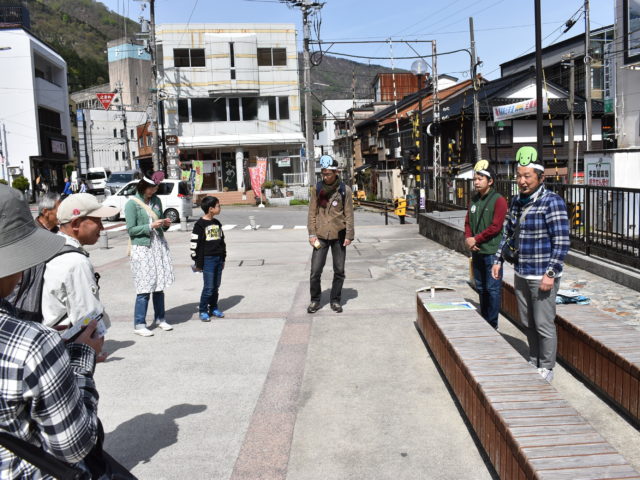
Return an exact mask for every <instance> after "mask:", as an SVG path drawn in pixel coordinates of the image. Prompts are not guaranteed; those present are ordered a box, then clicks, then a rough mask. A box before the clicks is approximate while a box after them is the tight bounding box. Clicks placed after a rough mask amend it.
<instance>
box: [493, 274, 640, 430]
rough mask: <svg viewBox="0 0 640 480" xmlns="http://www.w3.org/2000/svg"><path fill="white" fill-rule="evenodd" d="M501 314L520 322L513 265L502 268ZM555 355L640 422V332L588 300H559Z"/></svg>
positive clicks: (637, 424) (517, 323)
mask: <svg viewBox="0 0 640 480" xmlns="http://www.w3.org/2000/svg"><path fill="white" fill-rule="evenodd" d="M502 313H503V314H504V315H505V316H506V317H507V318H509V319H510V320H511V321H512V322H513V323H514V324H516V325H518V326H519V324H520V316H519V314H518V305H517V301H516V297H515V290H514V287H513V269H511V267H508V268H507V267H505V275H504V280H503V283H502ZM556 328H557V330H558V358H559V359H560V360H561V361H562V362H563V365H565V366H567V367H568V368H569V369H570V370H572V371H573V372H574V373H575V374H576V375H578V376H579V377H581V378H582V379H583V380H584V381H585V382H586V383H588V384H589V385H591V386H592V387H593V388H594V389H595V390H596V391H597V392H598V393H600V394H601V395H603V396H604V397H606V398H607V399H608V400H609V401H611V402H612V403H613V404H614V405H615V406H616V407H618V408H619V409H620V410H621V411H622V412H623V413H624V414H625V415H626V416H627V417H628V418H629V420H630V421H631V422H632V423H633V424H635V425H636V426H640V400H639V398H640V331H638V330H637V329H636V328H634V327H632V326H631V325H625V324H624V323H622V322H621V321H620V320H618V319H616V318H614V317H612V316H611V315H607V314H606V313H604V312H601V311H600V310H598V309H597V308H595V307H593V306H591V305H558V308H557V310H556Z"/></svg>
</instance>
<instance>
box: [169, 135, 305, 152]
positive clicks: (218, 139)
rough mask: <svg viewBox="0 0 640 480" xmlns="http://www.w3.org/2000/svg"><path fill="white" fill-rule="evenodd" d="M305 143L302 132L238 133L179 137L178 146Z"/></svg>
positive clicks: (182, 147) (205, 146) (206, 146)
mask: <svg viewBox="0 0 640 480" xmlns="http://www.w3.org/2000/svg"><path fill="white" fill-rule="evenodd" d="M292 143H293V144H303V143H305V139H304V136H303V135H302V133H253V134H237V135H235V134H234V135H203V136H198V137H183V136H180V137H179V143H178V147H179V148H181V149H184V148H211V147H216V148H218V147H236V146H248V145H287V144H292Z"/></svg>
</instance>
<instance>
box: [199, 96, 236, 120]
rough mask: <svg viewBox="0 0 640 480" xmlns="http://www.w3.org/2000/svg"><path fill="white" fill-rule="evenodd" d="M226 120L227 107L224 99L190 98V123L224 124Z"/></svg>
mask: <svg viewBox="0 0 640 480" xmlns="http://www.w3.org/2000/svg"><path fill="white" fill-rule="evenodd" d="M226 120H227V105H226V102H225V99H224V98H192V99H191V121H192V122H224V121H226Z"/></svg>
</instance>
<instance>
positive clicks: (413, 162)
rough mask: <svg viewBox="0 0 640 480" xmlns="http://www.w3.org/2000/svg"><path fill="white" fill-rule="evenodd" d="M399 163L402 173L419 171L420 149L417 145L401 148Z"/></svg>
mask: <svg viewBox="0 0 640 480" xmlns="http://www.w3.org/2000/svg"><path fill="white" fill-rule="evenodd" d="M400 164H401V166H402V173H405V174H407V173H408V174H410V175H417V174H418V173H419V172H420V150H419V149H418V147H409V148H407V149H405V150H403V151H402V159H401V160H400Z"/></svg>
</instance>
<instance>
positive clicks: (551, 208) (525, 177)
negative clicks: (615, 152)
mask: <svg viewBox="0 0 640 480" xmlns="http://www.w3.org/2000/svg"><path fill="white" fill-rule="evenodd" d="M537 157H538V155H537V151H536V149H535V148H533V147H522V148H521V149H520V150H518V153H517V154H516V160H517V161H518V170H517V176H516V179H517V183H518V188H519V190H520V194H519V195H517V196H515V197H514V198H513V199H512V201H511V206H510V208H509V213H508V215H507V218H506V219H505V224H504V227H505V228H504V235H503V237H502V241H501V242H500V246H499V247H498V251H497V253H496V258H495V261H494V265H493V269H492V275H493V277H494V278H496V279H497V278H499V277H500V268H501V264H502V262H503V261H504V258H503V253H504V249H505V248H509V246H510V245H511V246H512V247H513V248H514V249H515V250H517V251H518V260H517V262H516V263H515V264H514V269H515V281H514V283H515V285H514V286H515V291H516V299H517V301H518V313H519V314H520V320H521V322H522V323H523V324H524V327H525V331H526V334H527V340H528V342H529V363H531V364H532V365H533V366H534V367H536V368H537V369H538V372H539V373H540V375H542V377H543V378H544V379H545V380H547V381H548V382H551V380H553V367H554V366H555V363H556V352H557V343H558V337H557V332H556V326H555V318H556V303H555V301H556V294H557V292H558V288H559V287H560V277H561V276H562V268H563V262H564V257H565V255H566V254H567V252H568V251H569V220H568V217H567V207H566V206H565V203H564V200H563V199H562V197H560V196H559V195H557V194H555V193H553V192H551V191H549V190H547V189H546V188H545V187H544V183H543V182H544V167H543V166H542V164H540V163H537V162H536V160H537ZM518 224H520V226H519V227H520V228H519V230H520V231H519V234H518V235H517V237H518V238H517V240H515V245H513V243H514V240H513V238H514V234H515V232H516V226H517V225H518Z"/></svg>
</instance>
